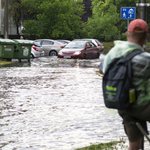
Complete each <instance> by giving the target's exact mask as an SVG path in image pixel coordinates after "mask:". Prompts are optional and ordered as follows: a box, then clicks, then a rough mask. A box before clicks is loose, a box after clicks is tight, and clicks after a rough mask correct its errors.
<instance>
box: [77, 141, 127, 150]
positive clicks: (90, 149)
mask: <svg viewBox="0 0 150 150" xmlns="http://www.w3.org/2000/svg"><path fill="white" fill-rule="evenodd" d="M124 143H125V141H124V140H123V139H120V141H118V142H117V141H112V142H109V143H101V144H98V145H90V146H87V147H83V148H78V149H76V150H118V148H117V144H119V147H120V148H121V149H123V148H126V149H128V148H127V146H125V145H124Z"/></svg>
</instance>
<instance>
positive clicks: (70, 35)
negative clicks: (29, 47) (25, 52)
mask: <svg viewBox="0 0 150 150" xmlns="http://www.w3.org/2000/svg"><path fill="white" fill-rule="evenodd" d="M81 3H82V0H77V1H75V0H65V1H64V0H44V1H43V0H24V6H26V7H27V6H29V5H30V7H29V12H30V13H33V12H34V10H35V8H36V19H34V20H26V21H25V22H24V24H23V26H24V29H23V31H22V33H23V34H24V35H25V36H27V37H28V38H32V39H33V38H49V39H50V38H52V39H57V38H62V39H74V38H78V37H81V36H82V35H84V33H83V32H84V31H83V30H82V28H83V27H84V23H83V22H82V21H81V15H82V14H83V13H84V12H83V10H84V7H83V5H81ZM31 6H32V7H31Z"/></svg>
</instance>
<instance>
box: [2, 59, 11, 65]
mask: <svg viewBox="0 0 150 150" xmlns="http://www.w3.org/2000/svg"><path fill="white" fill-rule="evenodd" d="M7 64H12V61H2V60H0V65H7Z"/></svg>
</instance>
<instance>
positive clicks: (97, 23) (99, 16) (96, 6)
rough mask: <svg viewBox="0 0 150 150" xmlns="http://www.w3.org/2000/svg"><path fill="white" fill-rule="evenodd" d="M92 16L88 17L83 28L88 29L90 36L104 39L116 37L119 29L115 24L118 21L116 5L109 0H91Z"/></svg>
mask: <svg viewBox="0 0 150 150" xmlns="http://www.w3.org/2000/svg"><path fill="white" fill-rule="evenodd" d="M92 6H93V17H92V18H89V20H88V23H87V26H86V28H85V29H84V30H87V31H88V33H89V34H88V36H89V37H91V38H98V39H101V38H102V37H104V38H105V40H113V39H117V37H118V35H119V31H118V29H117V27H116V24H117V23H118V22H119V14H118V13H117V7H116V6H115V5H114V4H113V3H112V2H111V0H105V1H102V0H93V2H92Z"/></svg>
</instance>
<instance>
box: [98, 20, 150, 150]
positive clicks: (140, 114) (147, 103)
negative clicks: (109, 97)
mask: <svg viewBox="0 0 150 150" xmlns="http://www.w3.org/2000/svg"><path fill="white" fill-rule="evenodd" d="M126 36H127V41H120V40H118V41H114V44H115V46H114V47H113V48H112V49H111V50H110V51H109V52H108V54H107V55H106V56H105V59H104V62H103V63H102V65H100V67H99V71H100V73H105V71H106V67H107V66H108V65H109V64H110V62H111V60H113V59H114V58H119V57H122V56H123V57H125V56H127V55H128V54H129V53H130V52H132V51H134V50H137V49H138V50H141V51H143V52H142V53H140V54H137V55H136V56H134V57H133V58H132V59H131V71H132V80H131V82H132V85H133V86H134V89H135V95H136V101H135V102H134V103H133V104H132V105H131V107H129V108H127V109H124V110H118V113H119V115H120V116H121V117H122V119H123V125H124V130H125V133H126V135H127V137H128V140H129V149H128V150H139V149H140V148H141V144H142V137H143V134H142V132H141V131H140V130H139V128H138V127H137V126H136V125H135V124H131V123H130V122H128V121H127V120H125V118H124V116H125V115H129V116H132V117H134V118H136V119H137V120H138V122H139V123H140V124H141V126H142V127H143V129H144V130H145V131H146V133H147V134H148V130H147V124H146V123H147V121H150V54H149V53H148V52H145V51H144V49H143V46H144V44H145V42H146V40H147V39H148V37H149V33H148V25H147V23H146V22H145V21H144V20H142V19H134V20H133V21H131V22H130V24H129V26H128V30H127V32H126ZM108 71H109V70H108Z"/></svg>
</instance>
